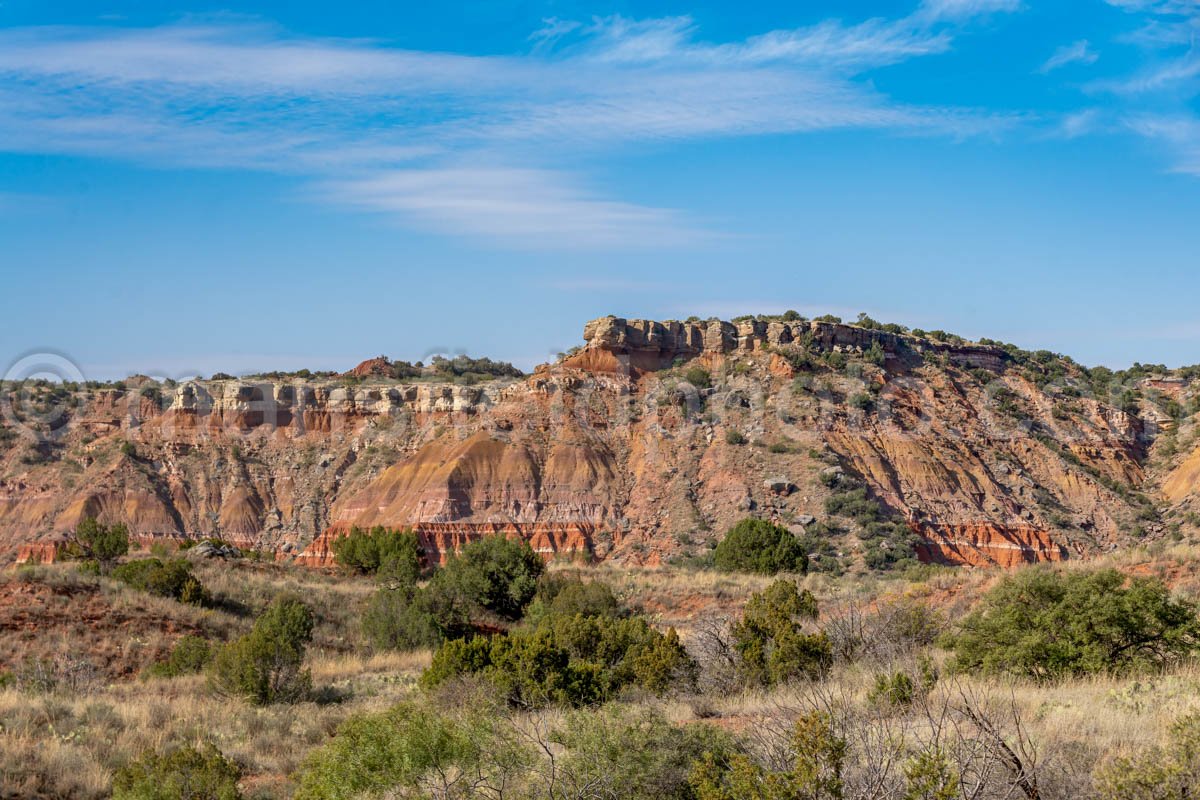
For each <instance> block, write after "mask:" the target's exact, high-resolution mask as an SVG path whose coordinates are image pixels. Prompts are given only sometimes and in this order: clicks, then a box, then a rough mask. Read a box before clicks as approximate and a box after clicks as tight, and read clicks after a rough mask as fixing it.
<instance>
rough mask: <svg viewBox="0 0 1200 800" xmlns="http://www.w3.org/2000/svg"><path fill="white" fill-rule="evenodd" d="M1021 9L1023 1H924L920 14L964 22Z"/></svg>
mask: <svg viewBox="0 0 1200 800" xmlns="http://www.w3.org/2000/svg"><path fill="white" fill-rule="evenodd" d="M1021 8H1022V3H1021V0H924V2H923V3H922V4H921V8H920V12H919V13H920V14H922V15H924V16H925V17H927V18H930V19H941V20H964V19H969V18H971V17H981V16H986V15H988V14H1002V13H1011V12H1014V11H1020V10H1021Z"/></svg>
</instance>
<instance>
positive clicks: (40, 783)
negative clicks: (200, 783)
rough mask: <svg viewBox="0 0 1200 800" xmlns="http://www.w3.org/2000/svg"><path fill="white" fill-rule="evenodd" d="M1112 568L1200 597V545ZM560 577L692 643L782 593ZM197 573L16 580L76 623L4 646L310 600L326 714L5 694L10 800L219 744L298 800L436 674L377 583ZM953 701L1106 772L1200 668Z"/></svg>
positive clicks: (9, 587) (828, 599) (137, 640)
mask: <svg viewBox="0 0 1200 800" xmlns="http://www.w3.org/2000/svg"><path fill="white" fill-rule="evenodd" d="M1098 566H1115V567H1117V568H1119V569H1122V570H1124V571H1127V572H1130V573H1136V574H1152V575H1158V576H1161V577H1163V578H1164V579H1165V580H1167V581H1169V582H1170V583H1171V584H1172V585H1173V586H1175V587H1176V589H1177V590H1178V591H1179V592H1180V593H1181V594H1183V595H1185V596H1196V594H1197V593H1198V590H1200V547H1197V546H1194V545H1178V546H1172V547H1154V548H1147V549H1139V550H1133V551H1126V552H1122V553H1119V554H1114V555H1113V556H1110V557H1108V558H1105V559H1102V560H1100V561H1097V562H1089V563H1087V564H1082V565H1081V564H1072V563H1068V564H1066V565H1064V566H1063V568H1064V569H1079V568H1095V567H1098ZM552 569H554V570H555V571H559V570H578V571H580V572H581V573H582V574H583V575H584V576H585V577H588V578H594V579H599V580H604V581H606V582H608V583H609V584H611V585H612V586H613V588H614V590H615V591H616V593H617V594H618V596H619V597H620V598H621V599H622V600H623V601H624V602H625V603H626V604H627V605H629V606H631V607H633V608H635V609H641V610H643V611H644V612H645V613H648V614H649V615H650V616H652V617H653V618H655V619H656V620H657V621H658V622H659V623H661V624H664V625H674V626H676V627H677V628H679V629H680V630H681V631H682V632H683V633H685V634H686V633H688V632H689V631H690V630H691V629H693V628H694V626H695V625H696V623H697V622H698V621H701V620H704V619H708V618H711V617H713V616H715V615H721V616H735V615H736V614H737V613H739V611H740V609H741V608H742V606H743V605H744V603H745V602H746V600H747V598H748V597H749V596H750V595H751V594H752V593H754V592H756V591H759V590H761V589H763V588H764V587H765V586H767V585H768V584H769V583H770V580H771V579H769V578H765V577H761V576H747V575H730V574H722V573H716V572H705V571H697V570H689V569H684V568H677V567H669V566H664V567H659V568H626V567H618V566H613V565H600V566H594V567H579V566H577V565H570V564H556V565H554V566H553V567H552ZM196 571H197V573H198V574H199V576H200V577H201V580H202V581H203V582H204V584H205V585H206V587H207V588H208V589H209V590H210V591H211V592H212V593H213V594H214V596H216V597H217V598H218V600H219V606H218V607H217V608H215V609H199V608H193V607H189V606H182V605H180V604H178V603H175V602H173V601H170V600H165V599H162V598H154V597H150V596H147V595H145V594H142V593H139V592H135V591H133V590H131V589H129V588H128V587H125V586H123V585H120V584H117V583H114V582H111V581H107V580H103V579H97V578H87V577H84V576H80V575H78V574H76V573H75V572H74V570H73V568H72V567H70V566H69V565H62V566H55V567H38V568H36V569H34V570H25V571H21V572H15V571H14V572H9V573H7V574H5V575H3V576H0V597H3V596H4V593H6V592H7V593H9V594H11V595H13V596H16V597H18V598H20V599H21V601H22V602H26V603H28V602H29V600H28V598H29V597H31V596H34V595H31V594H29V593H28V592H27V590H28V589H29V587H30V586H34V585H36V586H38V587H40V588H38V589H37V592H40V593H43V594H44V595H45V596H44V597H43V596H42V595H41V594H36V593H35V594H36V596H37V597H39V598H41V599H40V600H38V602H41V603H43V604H44V610H45V611H46V613H47V614H50V616H49V617H47V619H55V620H59V621H60V622H61V624H56V625H52V626H49V627H46V628H44V629H41V630H38V631H36V632H35V633H36V635H34V636H33V638H32V639H31V640H27V639H26V638H23V636H24V634H18V633H17V632H15V631H5V632H4V633H3V635H4V637H5V640H6V641H5V644H6V645H12V644H14V643H15V645H16V647H15V648H12V647H10V648H9V649H10V650H11V649H25V652H26V654H31V653H60V652H61V653H80V652H83V653H87V652H92V653H93V655H95V656H96V657H100V656H102V655H103V656H104V657H106V658H113V659H117V660H124V662H128V663H130V664H140V665H141V666H144V665H145V664H148V663H150V662H151V661H153V660H154V659H155V658H157V657H158V655H157V654H158V653H159V652H160V651H161V650H163V649H164V647H165V646H166V645H167V644H169V642H170V641H173V639H174V638H176V637H177V636H178V635H179V634H180V632H186V631H191V630H193V629H196V630H200V631H203V632H205V633H206V635H209V636H210V637H211V638H215V639H228V638H232V637H233V636H236V635H237V634H239V633H240V632H242V631H244V630H246V629H248V627H249V625H250V624H251V622H252V620H253V618H254V615H256V614H257V613H258V611H260V610H261V609H262V608H263V607H265V606H266V605H267V603H269V602H270V600H271V599H272V598H274V597H275V596H276V595H278V594H280V593H281V592H294V593H296V594H299V595H300V596H301V597H302V598H303V599H304V600H305V601H306V602H308V603H309V604H311V605H312V606H313V608H314V612H315V614H316V617H317V619H318V626H317V635H316V641H315V642H314V647H313V648H312V650H311V651H310V655H309V659H308V667H309V668H310V669H311V671H312V674H313V679H314V684H315V686H316V689H317V691H316V696H317V697H318V698H320V700H321V702H307V703H302V704H299V705H295V706H275V707H269V708H254V707H251V706H248V705H246V704H244V703H242V702H239V701H230V700H225V699H220V698H216V697H214V696H213V695H211V694H210V693H209V692H208V691H207V689H206V688H205V686H204V681H203V679H202V678H200V677H187V678H177V679H173V680H149V681H141V680H131V679H124V680H119V681H110V682H109V683H108V685H103V686H100V685H96V686H92V687H90V688H89V689H88V690H86V691H79V692H76V693H74V694H70V693H66V692H60V693H51V694H28V693H21V692H18V691H16V690H15V689H11V688H9V689H0V797H8V796H15V797H46V798H50V797H78V798H99V797H104V796H107V794H108V791H109V786H110V783H111V777H112V773H113V771H114V770H115V769H116V768H117V767H118V766H120V765H121V764H123V763H124V762H126V761H127V760H129V759H130V758H133V757H135V756H137V755H138V754H140V753H141V752H143V751H144V750H147V749H162V748H165V747H169V746H173V745H178V744H191V743H195V742H198V741H201V740H206V739H207V740H211V741H213V742H214V743H215V744H216V745H217V746H218V747H219V748H220V749H221V750H222V751H223V752H224V753H225V754H226V755H228V756H229V757H231V758H233V759H234V760H235V761H237V762H238V763H239V764H240V765H241V766H242V767H243V769H244V770H245V773H246V775H247V780H246V782H245V784H244V788H245V789H246V792H247V796H249V797H286V796H288V794H289V792H290V791H291V788H292V786H291V783H290V776H291V775H292V774H294V772H295V770H296V768H297V767H298V766H299V765H300V764H301V763H302V761H303V759H304V758H305V756H306V754H307V753H308V752H309V751H311V750H312V749H313V748H314V747H317V746H319V745H320V744H322V743H324V742H325V741H327V740H328V738H329V737H330V736H331V735H332V733H333V732H334V731H335V730H336V728H337V726H338V725H339V724H340V723H341V722H342V721H343V720H345V719H346V718H347V717H348V716H349V715H351V714H355V713H360V712H367V711H377V710H382V709H385V708H387V707H390V706H391V705H393V704H395V703H396V702H398V701H399V700H401V699H403V698H406V697H409V696H411V695H412V694H413V693H414V692H415V691H416V688H415V685H416V679H417V677H418V676H419V674H420V672H421V671H422V670H423V669H424V668H425V666H427V665H428V663H429V659H430V654H429V653H428V652H419V653H376V654H373V653H370V652H369V651H368V649H367V648H365V647H364V646H363V643H362V641H361V639H360V638H359V625H358V615H359V610H360V609H361V608H362V605H363V604H364V603H365V601H366V600H367V598H368V597H369V595H370V593H371V592H372V591H373V588H374V587H373V585H372V583H371V582H370V581H369V580H364V579H356V578H348V577H345V576H340V575H333V574H329V573H323V572H317V571H310V570H304V569H299V568H295V567H290V566H281V565H275V564H261V563H253V562H215V561H214V562H201V563H200V564H198V565H197V567H196ZM998 576H999V573H997V572H995V571H989V570H980V569H971V570H968V569H961V570H954V571H949V570H927V571H922V572H919V573H916V574H910V575H908V576H865V577H864V576H847V577H844V578H840V579H833V578H830V577H828V576H823V575H810V576H807V577H805V578H804V579H803V582H804V585H805V586H806V587H807V588H810V589H811V590H812V591H813V592H814V593H815V594H816V595H817V596H818V598H819V599H820V602H821V604H822V608H823V610H824V611H825V612H826V614H834V613H837V612H838V610H839V609H841V608H843V607H848V606H859V607H864V606H865V607H870V606H872V605H877V604H881V603H886V602H888V601H890V600H892V599H896V598H913V599H916V600H919V601H922V602H927V603H930V604H932V605H935V606H937V607H939V608H941V609H942V610H943V611H945V612H946V613H947V616H950V617H951V618H953V616H954V614H955V613H956V612H957V611H959V610H961V609H963V608H965V607H966V606H967V605H969V604H970V603H971V602H973V600H974V599H975V598H977V597H978V596H979V595H980V594H982V593H983V592H984V591H986V590H987V588H989V587H990V586H991V585H992V584H993V583H994V581H995V580H996V579H997V578H998ZM81 598H82V600H81ZM84 600H86V602H88V603H93V604H98V605H96V608H97V609H103V610H105V613H107V614H109V615H112V617H111V618H113V619H115V618H120V619H123V620H126V621H127V622H129V626H127V627H124V628H122V627H120V626H108V627H105V626H104V625H100V626H97V625H95V624H93V623H92V622H90V621H88V620H84V619H81V618H80V617H79V615H78V614H77V613H75V612H76V611H78V609H79V608H80V607H81V606H80V603H81V602H83V601H84ZM105 619H110V618H109V617H105ZM134 623H136V624H134ZM130 626H131V627H130ZM106 648H107V649H106ZM935 655H938V654H936V653H935ZM940 655H941V656H943V657H944V655H945V654H940ZM882 669H884V667H883V666H881V665H870V664H862V663H858V664H852V665H849V666H843V667H839V668H838V670H837V671H836V672H835V674H834V675H833V676H832V677H831V678H830V679H829V680H828V681H827V682H825V683H824V684H823V685H822V687H821V688H820V690H819V691H820V692H821V693H822V694H823V695H824V696H826V697H836V698H838V699H839V701H841V702H845V703H849V704H851V705H853V706H854V707H856V708H863V709H867V708H870V706H871V701H870V699H869V697H868V694H869V689H870V687H871V685H872V682H873V679H874V676H875V672H876V671H879V670H882ZM813 691H814V690H813V688H812V687H804V686H798V687H790V688H784V689H779V690H776V691H771V692H741V693H732V694H728V695H714V696H709V697H704V698H679V699H676V700H672V701H669V702H667V703H666V704H665V710H666V713H667V715H668V717H669V718H671V719H674V720H676V721H679V722H685V721H694V720H699V719H706V720H713V721H714V722H715V724H720V725H722V726H724V727H728V728H731V729H735V730H744V731H753V730H756V729H758V728H759V727H760V726H762V725H763V724H765V723H766V722H767V721H770V720H777V719H778V718H779V717H780V715H781V713H786V712H787V711H788V710H789V709H791V710H795V709H799V708H802V707H803V705H804V703H806V702H811V700H812V694H813ZM938 691H940V692H945V693H951V692H967V693H969V694H971V695H972V696H978V697H982V698H985V699H987V700H988V701H989V702H994V703H998V704H1003V703H1008V704H1010V705H1012V706H1014V707H1015V708H1016V709H1017V710H1018V712H1019V715H1020V718H1021V720H1022V722H1023V724H1024V725H1025V726H1026V728H1027V730H1028V732H1029V734H1030V736H1031V737H1032V738H1033V739H1034V740H1035V741H1036V742H1037V743H1038V744H1039V746H1040V747H1042V748H1044V749H1046V750H1047V751H1051V750H1053V751H1061V752H1066V751H1069V750H1071V749H1072V748H1075V750H1076V751H1078V752H1079V753H1082V754H1084V755H1083V756H1078V758H1082V759H1085V760H1086V759H1091V761H1092V762H1094V761H1096V760H1099V759H1102V758H1103V757H1104V756H1105V754H1106V753H1112V752H1117V751H1125V750H1130V749H1134V748H1139V747H1143V746H1145V745H1148V744H1152V743H1156V742H1158V741H1160V739H1161V738H1162V736H1163V734H1164V732H1165V731H1166V729H1167V728H1168V726H1169V724H1170V722H1171V721H1172V720H1174V719H1175V718H1177V717H1178V716H1180V715H1182V714H1184V713H1187V712H1188V711H1192V710H1200V666H1194V665H1191V666H1186V667H1182V668H1179V669H1177V670H1174V671H1172V672H1170V673H1168V674H1164V675H1159V676H1152V677H1142V678H1136V679H1114V678H1093V679H1087V680H1077V681H1067V682H1063V683H1059V684H1056V685H1053V686H1043V685H1036V684H1028V683H1011V684H1010V683H1003V682H998V681H987V682H982V681H971V680H961V681H954V682H952V681H945V682H943V684H942V688H941V689H939V690H938ZM914 724H916V723H914Z"/></svg>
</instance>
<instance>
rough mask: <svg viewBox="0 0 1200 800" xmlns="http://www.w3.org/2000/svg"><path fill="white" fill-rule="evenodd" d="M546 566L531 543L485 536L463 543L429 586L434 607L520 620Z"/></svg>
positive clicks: (471, 615) (469, 614)
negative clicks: (454, 608) (460, 548)
mask: <svg viewBox="0 0 1200 800" xmlns="http://www.w3.org/2000/svg"><path fill="white" fill-rule="evenodd" d="M545 569H546V564H545V562H543V561H542V558H541V556H539V555H538V554H537V553H535V552H533V549H532V548H531V547H530V546H529V543H528V542H524V541H520V540H517V539H508V538H506V537H504V536H485V537H484V538H482V539H478V540H476V541H474V542H471V543H469V544H467V545H466V546H464V547H463V548H462V550H461V551H460V552H459V553H458V555H456V556H454V557H453V558H451V559H450V560H449V561H448V562H446V566H445V567H443V568H442V569H441V570H439V571H438V572H437V573H436V574H435V575H434V576H433V579H432V581H431V582H430V585H429V590H430V592H431V593H432V594H433V595H435V596H436V599H435V601H434V603H433V605H434V606H441V607H445V606H450V607H459V608H461V609H463V610H464V611H465V613H466V614H467V615H468V616H470V617H471V618H474V617H476V616H477V615H478V614H480V613H490V614H494V615H496V616H498V617H500V618H501V619H505V620H510V621H513V620H518V619H520V618H521V615H522V614H523V613H524V611H525V606H527V605H528V604H529V601H530V600H532V599H533V596H534V594H535V593H536V592H537V587H538V578H539V577H541V574H542V572H543V571H544V570H545Z"/></svg>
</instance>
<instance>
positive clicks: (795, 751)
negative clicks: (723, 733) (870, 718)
mask: <svg viewBox="0 0 1200 800" xmlns="http://www.w3.org/2000/svg"><path fill="white" fill-rule="evenodd" d="M847 749H848V747H847V743H846V740H845V739H844V738H843V737H841V736H839V735H838V734H837V732H836V731H835V730H834V727H833V722H832V720H831V719H830V717H829V715H828V714H825V713H823V712H819V711H812V712H809V713H808V714H805V715H804V716H802V717H801V718H800V719H799V720H797V721H796V725H795V728H794V729H793V731H792V740H791V742H790V747H788V748H787V750H786V753H781V754H780V755H781V756H783V759H782V760H783V761H784V762H785V763H773V764H772V765H771V766H769V767H768V766H763V765H762V764H759V763H756V762H754V761H752V760H751V759H750V758H749V757H748V756H745V755H742V754H734V755H732V756H730V757H728V758H727V759H721V758H718V757H716V756H714V755H706V756H705V757H704V758H703V759H702V760H701V761H700V762H699V763H698V764H697V765H696V767H695V769H694V770H693V772H692V777H691V783H692V786H693V787H694V788H695V792H696V798H697V800H746V799H747V798H753V800H841V798H842V797H843V796H844V793H845V783H844V781H843V779H842V771H843V768H844V766H845V761H846V752H847ZM772 761H777V759H772Z"/></svg>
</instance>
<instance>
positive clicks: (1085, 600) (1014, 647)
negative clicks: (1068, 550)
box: [949, 568, 1200, 680]
mask: <svg viewBox="0 0 1200 800" xmlns="http://www.w3.org/2000/svg"><path fill="white" fill-rule="evenodd" d="M1198 644H1200V622H1198V621H1197V619H1196V611H1195V607H1194V606H1193V605H1192V604H1191V603H1188V602H1184V601H1175V600H1172V599H1171V597H1170V593H1169V592H1168V590H1167V587H1166V586H1164V585H1163V584H1162V582H1161V581H1158V580H1154V579H1151V578H1132V579H1127V578H1126V577H1125V576H1124V575H1122V574H1121V573H1119V572H1117V571H1116V570H1114V569H1104V570H1097V571H1093V572H1066V573H1063V572H1057V571H1054V570H1051V569H1047V568H1029V569H1026V570H1023V571H1021V572H1019V573H1017V574H1015V575H1011V576H1008V577H1006V578H1005V579H1004V580H1002V581H1001V582H1000V583H999V584H998V585H997V586H996V587H995V588H994V589H992V590H991V591H990V592H988V594H987V595H986V596H985V597H984V598H983V600H982V601H980V604H979V607H978V608H976V609H975V610H974V611H973V612H972V613H971V614H970V615H968V616H967V618H966V619H964V620H963V622H962V626H961V629H960V630H959V632H958V634H957V636H955V637H953V638H952V639H951V640H950V641H949V645H950V646H951V647H952V648H953V650H954V664H955V666H956V667H957V668H958V669H961V670H964V671H967V672H978V673H984V674H999V673H1007V674H1011V675H1017V676H1021V677H1027V678H1034V679H1038V680H1053V679H1058V678H1062V677H1066V676H1078V675H1089V674H1097V673H1117V674H1120V673H1129V672H1136V671H1145V670H1154V669H1160V668H1162V667H1165V666H1167V665H1169V664H1172V663H1175V662H1178V661H1179V660H1181V659H1183V658H1184V657H1186V656H1188V655H1189V654H1191V653H1193V652H1194V651H1195V650H1196V648H1197V646H1198Z"/></svg>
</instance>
